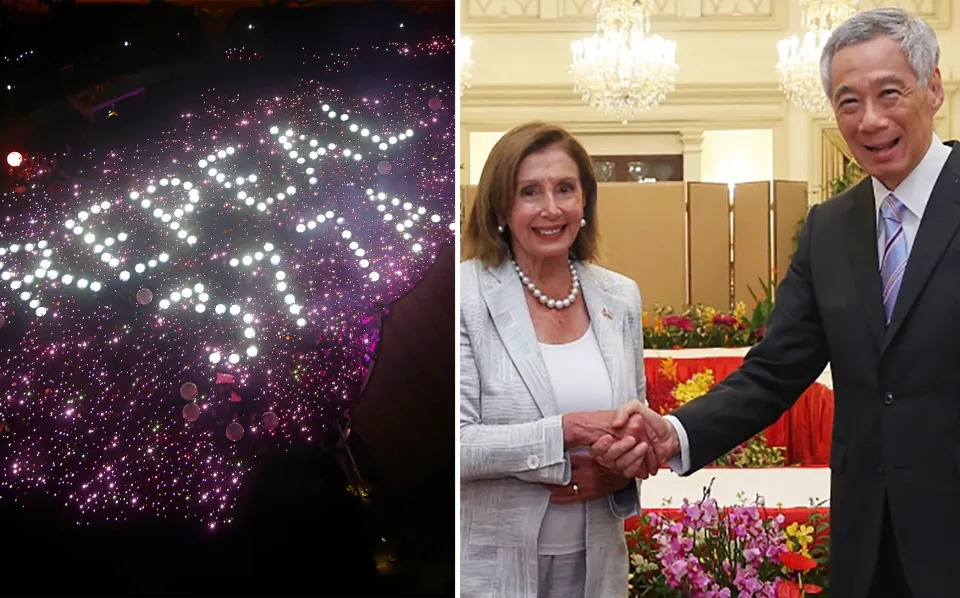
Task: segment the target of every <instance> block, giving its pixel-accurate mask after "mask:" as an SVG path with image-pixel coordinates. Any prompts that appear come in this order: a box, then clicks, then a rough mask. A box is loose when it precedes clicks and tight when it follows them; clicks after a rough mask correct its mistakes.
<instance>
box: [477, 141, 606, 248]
mask: <svg viewBox="0 0 960 598" xmlns="http://www.w3.org/2000/svg"><path fill="white" fill-rule="evenodd" d="M551 145H559V146H560V147H561V148H562V149H563V150H564V151H566V152H567V155H569V156H570V157H571V158H572V159H573V161H574V162H576V163H577V170H578V171H579V172H580V188H581V190H582V191H583V199H584V206H583V217H584V218H585V219H586V221H587V225H586V226H585V227H583V228H581V229H580V233H579V234H578V235H577V238H576V239H575V240H574V242H573V247H571V251H572V252H573V254H574V255H575V256H576V257H577V259H579V260H583V261H592V260H594V259H596V258H597V254H598V250H597V246H598V245H599V241H600V238H599V234H598V232H597V178H596V176H595V175H594V173H593V163H592V162H591V161H590V156H589V154H587V151H586V150H585V149H583V146H582V145H580V143H579V142H578V141H577V140H576V139H574V138H573V136H572V135H571V134H570V133H568V132H567V131H565V130H564V129H562V128H560V127H558V126H556V125H550V124H546V123H542V122H531V123H527V124H524V125H520V126H519V127H516V128H514V129H513V130H511V131H509V132H508V133H507V134H506V135H504V136H503V137H501V138H500V140H499V141H497V143H496V145H494V146H493V149H492V150H490V155H489V156H488V157H487V161H486V163H485V164H484V165H483V172H481V173H480V184H479V185H478V186H477V197H476V200H475V201H474V203H473V209H472V210H471V212H470V215H469V217H468V218H467V222H466V226H465V227H464V232H463V238H464V251H463V255H462V257H463V258H464V259H470V258H479V259H480V260H481V261H482V262H483V263H484V265H486V266H498V265H500V264H501V263H503V260H505V259H506V257H507V248H508V247H509V246H510V231H509V230H506V231H504V232H503V233H502V234H501V233H500V232H499V231H498V230H497V225H498V224H499V220H503V221H507V220H509V215H510V212H511V211H512V210H513V202H514V200H515V199H516V196H517V171H518V170H519V168H520V163H521V162H523V160H524V159H525V158H526V157H527V156H529V155H530V154H533V153H536V152H538V151H540V150H542V149H545V148H547V147H549V146H551ZM498 219H499V220H498Z"/></svg>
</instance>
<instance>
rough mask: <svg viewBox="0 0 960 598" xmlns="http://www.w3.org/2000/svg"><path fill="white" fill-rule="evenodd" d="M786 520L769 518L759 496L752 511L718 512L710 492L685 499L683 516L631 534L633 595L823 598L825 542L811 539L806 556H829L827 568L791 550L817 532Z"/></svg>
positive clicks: (647, 521)
mask: <svg viewBox="0 0 960 598" xmlns="http://www.w3.org/2000/svg"><path fill="white" fill-rule="evenodd" d="M784 521H785V518H784V516H783V514H778V515H776V516H774V517H770V516H768V514H767V512H766V509H765V507H764V504H763V500H762V498H760V497H757V499H756V500H755V501H754V503H753V504H749V505H748V504H741V505H739V506H734V507H725V508H718V506H717V502H716V500H715V499H712V498H710V489H709V488H707V489H706V490H705V491H704V496H703V498H702V499H701V500H700V501H698V502H695V503H690V502H689V501H688V500H686V499H684V501H683V505H682V507H681V508H680V509H679V514H678V516H676V517H667V516H662V515H656V514H645V515H643V516H642V517H641V520H640V525H639V526H637V527H636V528H634V529H632V530H630V531H628V532H627V539H628V546H629V549H630V579H629V584H630V585H629V596H630V597H631V598H637V597H641V596H642V597H666V596H688V597H690V598H751V597H765V598H785V597H792V596H797V597H801V596H805V595H809V594H816V593H820V592H821V591H822V588H824V587H825V580H826V574H825V567H826V564H825V562H826V556H825V551H826V548H825V545H826V542H825V541H824V540H823V539H822V537H820V536H818V538H820V539H815V536H814V535H813V534H812V533H811V534H807V535H809V536H810V540H809V541H807V542H806V547H807V549H809V550H817V551H823V552H824V557H823V558H824V560H823V562H819V561H817V560H815V559H813V558H811V557H810V556H806V555H804V554H802V553H800V552H793V551H792V550H791V549H790V548H791V546H794V547H797V546H799V544H798V541H799V538H801V537H805V535H804V534H801V531H806V528H811V529H813V526H810V525H805V524H798V525H797V526H794V525H791V526H788V527H787V528H786V529H784V527H783V524H784ZM804 526H805V527H804ZM814 547H816V548H814ZM805 575H806V576H807V577H806V580H804V576H805ZM795 579H796V580H797V581H794V580H795ZM814 581H818V582H820V583H814ZM795 592H799V593H795Z"/></svg>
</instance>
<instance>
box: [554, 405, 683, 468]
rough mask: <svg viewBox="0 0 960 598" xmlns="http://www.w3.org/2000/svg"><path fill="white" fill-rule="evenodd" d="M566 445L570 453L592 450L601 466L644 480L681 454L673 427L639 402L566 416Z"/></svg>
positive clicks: (564, 419)
mask: <svg viewBox="0 0 960 598" xmlns="http://www.w3.org/2000/svg"><path fill="white" fill-rule="evenodd" d="M563 441H564V446H565V448H568V449H569V448H575V447H586V446H589V447H590V455H591V456H592V457H593V458H594V459H595V460H596V462H597V463H598V464H599V465H600V466H602V467H604V468H606V469H609V470H612V471H615V472H617V473H619V474H620V475H621V476H623V477H625V478H640V479H644V480H645V479H647V478H648V477H649V476H651V475H657V470H658V469H659V468H660V466H661V465H663V464H664V463H666V462H667V461H669V460H670V459H671V458H672V457H673V456H675V455H678V454H679V453H680V440H679V438H678V437H677V431H676V429H674V427H673V425H672V424H671V423H670V422H668V421H667V420H665V419H664V418H663V417H661V416H660V414H658V413H656V412H654V411H652V410H651V409H649V408H648V407H647V406H646V405H644V404H643V403H641V402H640V401H638V400H636V399H634V400H632V401H630V402H629V403H626V404H625V405H623V406H621V407H620V408H619V409H616V410H613V411H581V412H577V413H570V414H568V415H564V416H563Z"/></svg>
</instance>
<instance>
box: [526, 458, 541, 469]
mask: <svg viewBox="0 0 960 598" xmlns="http://www.w3.org/2000/svg"><path fill="white" fill-rule="evenodd" d="M539 465H540V457H538V456H536V455H530V456H529V457H527V467H529V468H530V469H536V468H537V467H538V466H539Z"/></svg>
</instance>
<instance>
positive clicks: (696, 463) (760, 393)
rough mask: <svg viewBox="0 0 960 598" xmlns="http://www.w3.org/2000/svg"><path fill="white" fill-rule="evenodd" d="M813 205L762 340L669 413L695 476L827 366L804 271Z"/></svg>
mask: <svg viewBox="0 0 960 598" xmlns="http://www.w3.org/2000/svg"><path fill="white" fill-rule="evenodd" d="M815 223H816V206H814V208H812V209H811V210H810V213H809V215H808V216H807V221H806V224H805V225H804V228H803V230H802V231H801V234H800V243H799V246H798V248H797V252H796V253H795V254H794V256H793V260H792V262H791V263H790V269H789V270H788V272H787V275H786V276H785V277H784V279H783V282H782V283H781V284H780V286H779V288H778V289H777V294H776V303H775V306H774V309H773V313H772V314H771V315H770V318H769V320H768V322H767V329H766V334H765V335H764V338H763V340H762V341H761V342H760V343H758V344H757V345H756V346H754V347H753V348H752V349H751V350H750V352H749V353H747V356H746V357H745V358H744V361H743V365H741V366H740V368H739V369H738V370H737V371H735V372H734V373H732V374H730V376H728V377H727V378H726V379H725V380H724V381H723V382H721V383H719V384H717V385H716V386H715V387H714V388H713V389H712V390H711V391H710V392H708V393H707V394H705V395H703V396H702V397H700V398H698V399H696V400H694V401H691V402H689V403H687V404H686V405H683V406H681V407H680V408H679V409H677V410H676V411H674V412H673V415H674V416H675V417H676V418H677V419H678V420H680V422H681V424H682V425H683V428H684V429H685V430H686V432H687V436H688V438H689V441H690V468H689V469H688V470H687V471H686V472H684V473H685V474H689V473H692V472H694V471H697V470H698V469H700V468H701V467H703V466H704V465H706V464H708V463H711V462H712V461H714V460H715V459H717V458H718V457H720V456H722V455H724V454H725V453H727V452H728V451H730V450H731V449H733V448H734V447H736V446H737V445H739V444H740V443H742V442H745V441H746V440H748V439H750V438H751V437H753V436H754V435H756V434H757V433H759V432H761V431H762V430H764V429H765V428H766V427H768V426H770V425H771V424H773V423H774V422H775V421H776V420H777V418H779V417H780V416H781V415H782V414H783V413H784V412H785V411H786V410H788V409H789V408H790V407H791V406H792V405H793V404H794V403H795V402H796V401H797V399H798V398H799V397H800V395H801V394H802V393H803V391H804V390H806V389H807V388H808V387H809V386H810V385H811V384H812V383H813V382H814V381H815V380H816V378H817V376H818V375H819V374H820V372H822V371H823V368H824V366H825V365H826V364H827V361H828V360H829V350H828V347H827V342H826V338H825V336H824V333H823V326H822V322H821V319H820V313H819V310H818V308H817V301H816V297H815V295H814V291H813V282H812V274H811V269H810V253H811V239H812V237H813V236H814V230H815V229H814V227H815V226H816V224H815Z"/></svg>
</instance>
